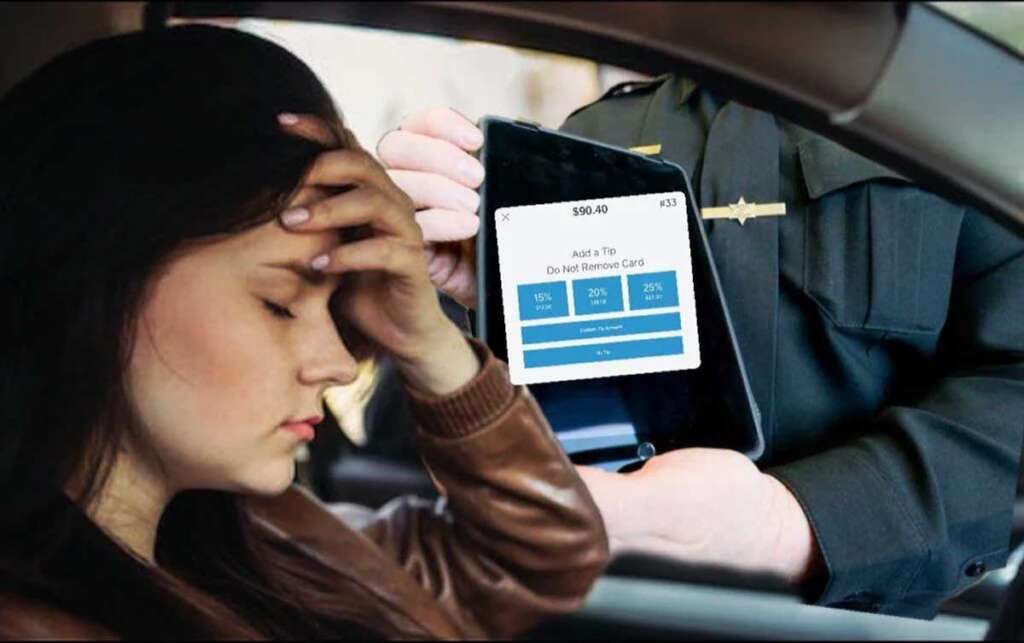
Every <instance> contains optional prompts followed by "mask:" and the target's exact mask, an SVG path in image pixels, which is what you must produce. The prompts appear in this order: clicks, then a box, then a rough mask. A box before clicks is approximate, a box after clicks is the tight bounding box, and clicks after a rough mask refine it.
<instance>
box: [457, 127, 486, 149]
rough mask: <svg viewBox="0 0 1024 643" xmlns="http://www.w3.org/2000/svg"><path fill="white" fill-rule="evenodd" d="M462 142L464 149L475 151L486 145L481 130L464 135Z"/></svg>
mask: <svg viewBox="0 0 1024 643" xmlns="http://www.w3.org/2000/svg"><path fill="white" fill-rule="evenodd" d="M461 140H462V147H467V148H469V149H473V150H475V149H476V148H478V147H480V146H481V145H483V144H484V135H483V134H481V133H480V131H479V130H472V131H470V132H466V133H465V134H463V135H462V137H461Z"/></svg>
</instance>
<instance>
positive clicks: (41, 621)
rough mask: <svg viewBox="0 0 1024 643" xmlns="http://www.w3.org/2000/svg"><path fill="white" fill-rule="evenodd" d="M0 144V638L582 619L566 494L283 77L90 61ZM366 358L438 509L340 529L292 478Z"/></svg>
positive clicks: (378, 517)
mask: <svg viewBox="0 0 1024 643" xmlns="http://www.w3.org/2000/svg"><path fill="white" fill-rule="evenodd" d="M0 140H3V141H4V152H3V156H2V160H0V169H2V178H0V279H2V287H3V290H2V292H3V293H4V296H5V299H6V300H7V302H8V310H7V311H6V312H5V313H4V314H3V316H2V319H3V321H2V322H0V324H2V326H0V331H2V333H0V338H2V340H0V341H2V342H3V354H2V356H0V357H2V359H0V365H2V366H0V409H2V411H0V412H2V413H3V422H2V428H0V498H2V499H3V506H2V510H0V636H3V637H48V638H52V637H69V636H70V637H82V638H85V637H89V638H92V637H123V638H141V637H153V636H160V637H168V638H198V637H230V638H300V637H302V638H307V637H317V638H323V637H349V636H359V637H365V636H387V637H398V638H416V637H453V636H483V635H498V636H509V635H512V634H515V633H517V632H520V631H522V630H524V629H525V628H528V627H530V626H531V625H533V624H535V623H536V622H538V621H539V620H540V619H541V618H543V617H544V616H546V615H550V614H554V613H559V612H564V611H567V610H571V609H573V608H574V607H576V606H578V605H579V603H580V601H581V600H582V597H583V596H584V594H585V593H586V591H587V589H588V588H589V586H590V584H591V583H592V581H593V580H594V578H595V577H596V576H597V574H598V573H599V572H600V570H601V568H602V566H603V564H604V562H605V561H606V558H607V543H606V537H605V534H604V531H603V526H602V524H601V520H600V517H599V515H598V513H597V510H596V508H595V506H594V504H593V502H592V500H591V498H590V496H589V495H588V494H587V492H586V490H585V488H584V487H583V485H582V483H581V481H580V479H579V477H578V476H577V475H576V473H575V471H574V470H573V468H572V467H571V465H570V464H569V462H568V461H567V460H566V458H565V457H564V455H563V454H562V452H561V451H560V450H559V448H558V446H557V444H556V442H555V441H554V439H553V438H552V436H551V434H550V430H549V428H548V427H547V424H546V422H545V421H544V419H543V416H542V415H541V414H540V412H539V411H538V410H537V407H536V405H535V404H534V403H533V401H532V399H531V398H530V396H529V394H528V393H527V392H526V391H525V390H524V389H522V388H513V387H512V386H511V385H510V383H509V382H508V379H507V375H506V372H505V370H504V367H503V365H502V364H500V363H499V362H497V361H496V360H495V358H494V357H493V356H492V355H491V354H490V353H489V352H488V351H487V349H486V348H485V347H484V346H483V345H481V344H479V343H476V342H475V341H473V342H470V341H467V340H466V338H464V337H463V336H462V335H461V334H460V333H459V332H458V330H457V329H456V328H455V327H454V326H453V325H452V324H451V323H450V322H449V321H448V320H447V318H446V317H445V316H444V315H443V313H442V312H441V310H440V308H439V305H438V301H437V297H436V294H435V292H434V290H433V288H432V287H431V285H430V281H429V278H428V276H427V273H426V267H425V259H424V256H423V250H422V245H423V244H422V237H421V236H420V234H419V228H418V226H417V225H416V224H415V222H414V221H413V218H412V206H411V204H410V202H409V199H408V198H407V197H406V196H405V195H404V194H403V193H402V192H401V191H400V190H398V189H397V188H396V187H395V186H394V184H393V183H391V181H390V180H389V179H388V178H387V176H386V175H385V173H384V172H383V170H382V169H381V168H380V166H379V165H378V164H376V163H375V162H374V161H373V160H372V159H371V158H370V157H369V156H368V155H367V154H366V153H365V152H363V151H362V150H361V149H359V147H358V145H357V144H356V143H355V141H354V140H353V138H352V137H351V135H350V134H349V133H348V132H347V131H346V130H344V128H343V127H342V126H341V123H340V119H339V117H338V115H337V113H336V112H335V111H334V109H333V107H332V105H331V101H330V99H329V97H328V96H327V94H326V92H325V91H324V89H323V87H322V86H321V85H320V83H319V82H318V81H317V79H316V78H315V76H314V75H313V74H312V73H311V72H310V70H309V69H308V68H307V67H305V65H303V64H302V63H301V62H300V61H299V60H297V59H296V58H295V57H293V56H292V55H290V54H289V53H287V52H286V51H284V50H283V49H281V48H279V47H277V46H276V45H273V44H271V43H268V42H265V41H262V40H260V39H258V38H255V37H253V36H249V35H245V34H242V33H239V32H234V31H231V30H224V29H217V28H213V27H201V26H192V27H180V28H173V29H168V30H165V31H162V32H159V33H140V34H132V35H127V36H120V37H116V38H111V39H107V40H103V41H99V42H95V43H92V44H89V45H87V46H85V47H82V48H80V49H78V50H76V51H73V52H70V53H68V54H65V55H62V56H60V57H59V58H57V59H56V60H54V61H53V62H51V63H49V64H48V65H47V66H45V67H44V68H43V69H41V70H40V71H38V72H37V73H35V74H34V75H33V76H32V77H30V78H28V79H27V80H26V81H24V82H22V83H21V84H20V85H19V86H17V87H16V88H15V89H13V90H11V92H10V93H9V94H8V95H7V96H6V97H5V98H4V100H3V101H2V103H0ZM339 241H341V243H340V244H339ZM378 350H379V351H383V352H386V353H388V354H390V356H391V357H392V358H393V359H394V361H395V363H396V364H397V365H398V367H399V369H400V371H401V372H402V374H403V378H404V381H405V384H406V386H407V387H408V390H409V392H410V395H411V396H412V398H413V400H414V406H415V415H416V418H417V420H418V426H417V427H415V428H414V429H412V430H414V431H415V435H416V439H417V442H418V445H419V448H420V450H421V454H422V456H423V458H424V461H425V462H426V463H427V465H428V467H429V468H430V470H431V472H432V474H433V476H434V479H435V481H436V482H437V484H438V486H439V488H440V489H441V490H442V491H443V498H444V499H443V500H442V501H441V502H439V503H438V504H436V505H430V504H428V503H425V502H423V501H418V500H416V499H399V500H396V501H394V502H392V503H391V504H389V505H388V506H387V507H385V508H384V509H383V510H381V511H380V512H378V513H377V514H369V513H368V514H366V515H361V516H359V517H358V518H359V519H358V521H357V522H358V524H355V523H353V524H346V523H345V522H343V521H342V520H341V518H339V517H336V516H335V515H334V514H332V513H331V512H330V510H329V509H328V508H327V507H325V506H324V505H322V504H320V503H319V502H318V501H317V500H316V499H315V498H313V497H312V496H310V495H309V494H307V493H305V492H303V491H301V490H299V489H298V488H297V487H294V486H292V484H291V483H292V479H293V475H294V464H293V462H294V460H293V457H294V453H295V450H296V449H297V448H298V447H299V445H300V444H302V442H303V441H305V440H308V439H310V438H311V434H312V425H314V424H315V423H316V422H317V421H318V419H319V418H318V417H316V416H318V415H319V413H320V408H321V406H320V399H321V394H322V392H323V390H324V389H325V388H326V387H328V386H330V385H334V384H344V383H348V382H351V381H352V380H353V379H354V377H355V376H356V373H357V371H358V369H359V364H360V360H361V359H366V358H369V357H370V356H371V353H373V352H375V351H378Z"/></svg>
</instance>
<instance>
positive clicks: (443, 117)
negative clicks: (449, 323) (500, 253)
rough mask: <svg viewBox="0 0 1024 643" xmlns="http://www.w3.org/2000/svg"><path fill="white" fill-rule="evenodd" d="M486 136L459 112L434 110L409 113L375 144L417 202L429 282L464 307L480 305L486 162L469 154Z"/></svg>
mask: <svg viewBox="0 0 1024 643" xmlns="http://www.w3.org/2000/svg"><path fill="white" fill-rule="evenodd" d="M483 140H484V138H483V134H481V132H480V130H479V129H477V127H476V126H475V125H473V123H471V122H469V121H468V120H467V119H465V118H464V117H462V116H461V115H459V114H458V113H456V112H455V111H453V110H451V109H448V108H434V109H428V110H426V111H422V112H417V113H416V114H413V115H412V116H409V117H408V118H406V119H405V120H404V121H403V122H402V125H401V127H400V128H399V129H397V130H393V131H391V132H388V133H387V134H385V135H384V137H383V138H381V140H380V142H379V143H378V144H377V155H378V156H379V157H380V160H381V161H382V162H383V163H384V166H385V167H387V168H388V175H390V177H391V180H392V181H394V182H395V183H396V184H397V185H398V186H399V187H400V188H402V189H403V190H405V192H406V193H407V194H408V195H409V196H410V197H411V198H412V200H413V203H414V204H415V206H416V222H417V223H419V225H420V227H421V228H422V229H423V238H424V240H426V241H427V242H428V245H427V258H428V263H427V268H428V272H429V274H430V279H431V281H432V282H433V283H434V285H435V286H436V287H437V288H438V289H440V290H441V292H443V293H445V294H446V295H448V296H449V297H451V298H452V299H454V300H456V301H458V302H459V303H461V304H462V305H463V306H466V307H473V306H474V305H475V303H476V266H475V253H474V249H475V247H476V246H475V243H474V242H473V236H474V235H476V231H477V228H478V226H479V220H478V219H477V214H476V212H477V208H478V207H479V206H480V197H479V195H477V193H476V188H477V187H479V186H480V184H481V183H482V182H483V180H484V168H483V165H481V164H480V162H479V161H477V160H476V159H475V158H474V157H472V156H471V155H470V154H469V152H473V151H475V150H477V149H479V148H480V146H481V145H482V144H483Z"/></svg>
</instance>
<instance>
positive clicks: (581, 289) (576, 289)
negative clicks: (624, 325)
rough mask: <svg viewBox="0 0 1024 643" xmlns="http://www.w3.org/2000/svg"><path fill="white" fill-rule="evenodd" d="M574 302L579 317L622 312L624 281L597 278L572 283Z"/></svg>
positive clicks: (577, 280) (615, 278) (617, 278)
mask: <svg viewBox="0 0 1024 643" xmlns="http://www.w3.org/2000/svg"><path fill="white" fill-rule="evenodd" d="M572 301H573V305H574V306H575V307H576V314H577V315H594V314H597V313H614V312H619V311H620V310H622V279H621V278H620V277H618V276H615V277H597V278H596V279H576V280H575V281H573V282H572Z"/></svg>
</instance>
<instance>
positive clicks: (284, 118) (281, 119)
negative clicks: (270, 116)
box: [277, 112, 299, 125]
mask: <svg viewBox="0 0 1024 643" xmlns="http://www.w3.org/2000/svg"><path fill="white" fill-rule="evenodd" d="M277 122H278V123H281V124H282V125H295V124H296V123H298V122H299V117H298V116H296V115H295V114H292V113H289V112H284V113H283V114H278V115H277Z"/></svg>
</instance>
